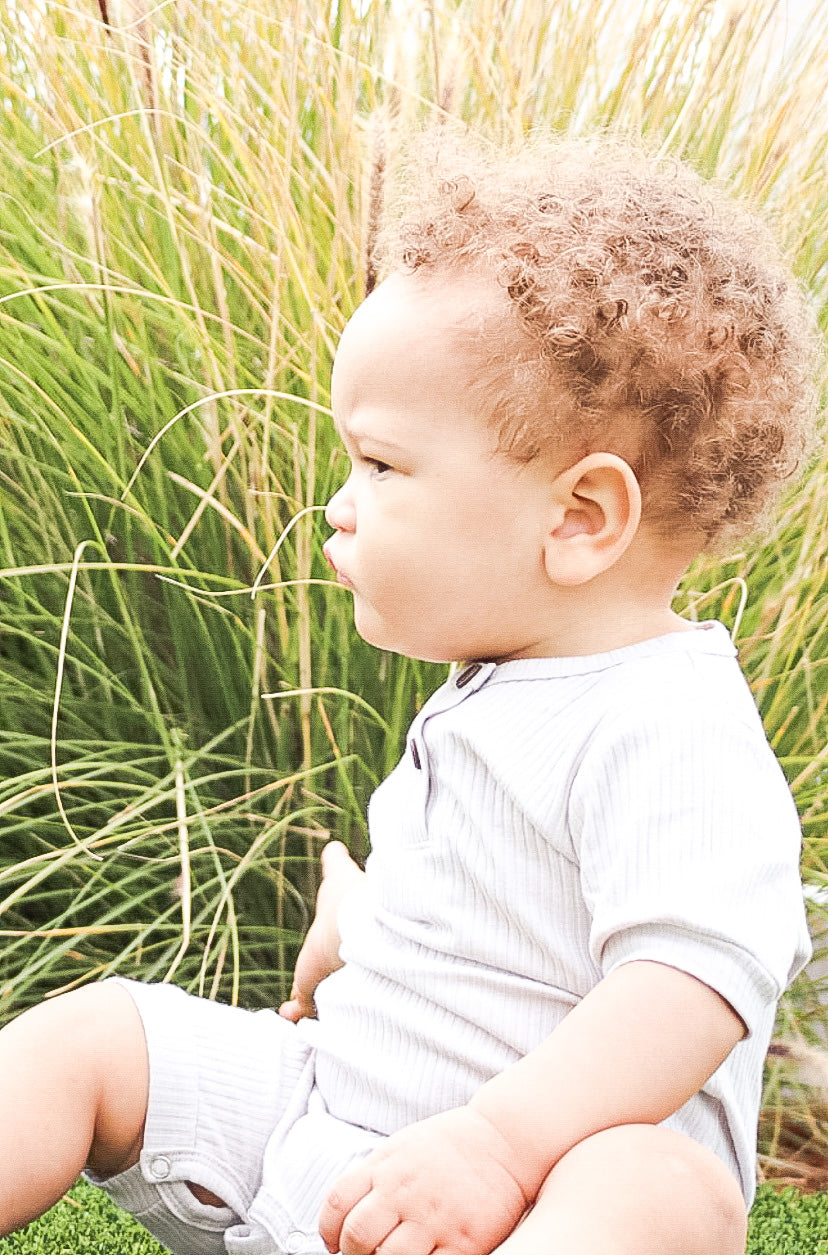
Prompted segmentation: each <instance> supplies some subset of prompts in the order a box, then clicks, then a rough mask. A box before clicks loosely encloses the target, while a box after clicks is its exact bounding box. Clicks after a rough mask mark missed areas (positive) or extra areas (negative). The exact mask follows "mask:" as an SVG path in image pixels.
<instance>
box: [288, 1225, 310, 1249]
mask: <svg viewBox="0 0 828 1255" xmlns="http://www.w3.org/2000/svg"><path fill="white" fill-rule="evenodd" d="M307 1245H308V1239H307V1237H306V1236H305V1234H304V1233H300V1232H299V1230H298V1229H294V1231H293V1233H289V1234H288V1235H287V1237H286V1238H285V1250H286V1251H287V1252H288V1255H299V1252H300V1251H302V1250H305V1248H306V1247H307Z"/></svg>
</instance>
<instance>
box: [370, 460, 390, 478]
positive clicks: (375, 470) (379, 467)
mask: <svg viewBox="0 0 828 1255" xmlns="http://www.w3.org/2000/svg"><path fill="white" fill-rule="evenodd" d="M363 461H364V463H365V465H366V466H367V467H368V469H369V470H370V471H371V474H372V475H385V474H386V473H387V472H388V471H390V470H393V467H391V466H390V465H389V464H388V462H383V461H382V460H381V459H380V458H363Z"/></svg>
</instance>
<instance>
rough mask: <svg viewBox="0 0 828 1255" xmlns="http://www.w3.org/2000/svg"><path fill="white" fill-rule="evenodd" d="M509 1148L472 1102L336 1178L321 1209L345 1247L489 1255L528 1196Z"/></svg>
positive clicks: (406, 1133) (323, 1223)
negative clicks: (518, 1177)
mask: <svg viewBox="0 0 828 1255" xmlns="http://www.w3.org/2000/svg"><path fill="white" fill-rule="evenodd" d="M510 1161H511V1154H510V1149H509V1146H508V1144H507V1143H506V1141H505V1140H504V1138H503V1137H502V1135H501V1134H500V1133H499V1132H498V1131H497V1129H496V1128H495V1127H494V1125H493V1124H491V1123H490V1122H489V1121H488V1120H487V1119H486V1118H485V1116H482V1115H481V1114H480V1113H479V1112H476V1111H473V1110H472V1109H471V1108H469V1107H459V1108H457V1109H455V1110H453V1111H446V1112H443V1113H442V1114H440V1115H437V1116H431V1117H430V1118H429V1119H428V1120H422V1121H420V1123H418V1124H412V1125H409V1126H408V1128H405V1129H401V1130H400V1132H399V1133H395V1134H393V1136H391V1137H389V1138H388V1140H387V1141H386V1142H383V1144H382V1145H381V1146H379V1147H378V1148H377V1149H376V1150H375V1151H373V1152H372V1153H371V1154H370V1155H369V1156H368V1157H367V1159H365V1160H364V1162H363V1163H361V1164H360V1165H359V1166H358V1167H357V1168H353V1169H352V1170H351V1171H350V1172H347V1173H345V1175H344V1176H342V1177H340V1178H339V1180H338V1181H337V1182H336V1185H335V1186H334V1188H333V1190H332V1191H331V1193H330V1194H329V1195H328V1198H327V1201H326V1202H325V1205H324V1206H323V1208H322V1212H321V1215H320V1217H319V1231H320V1233H321V1234H322V1239H323V1241H324V1242H325V1245H326V1246H327V1248H328V1250H329V1251H332V1252H334V1251H341V1252H342V1255H372V1252H374V1251H376V1250H377V1248H378V1247H379V1246H380V1244H381V1245H382V1255H432V1252H433V1253H434V1255H488V1253H489V1252H490V1251H492V1250H493V1249H494V1248H495V1247H496V1246H497V1245H498V1244H499V1243H500V1242H502V1241H503V1240H504V1238H506V1237H508V1235H509V1234H510V1233H511V1232H512V1230H513V1229H514V1228H515V1226H516V1225H517V1223H518V1221H519V1220H520V1218H521V1216H522V1215H523V1213H524V1211H525V1210H526V1207H527V1205H528V1202H529V1200H528V1199H527V1198H526V1197H525V1196H524V1194H523V1192H522V1190H521V1188H520V1186H519V1185H518V1183H517V1181H516V1179H515V1176H514V1173H513V1172H512V1170H511V1167H510Z"/></svg>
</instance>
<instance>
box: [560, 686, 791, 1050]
mask: <svg viewBox="0 0 828 1255" xmlns="http://www.w3.org/2000/svg"><path fill="white" fill-rule="evenodd" d="M733 666H734V671H735V663H734V664H733ZM735 675H736V681H737V687H736V688H735V689H733V690H732V692H731V700H730V701H728V692H730V690H729V689H728V686H725V688H726V691H725V693H724V694H723V693H721V692H719V693H717V694H712V693H705V691H704V686H702V688H701V691H699V689H698V687H696V686H695V685H694V684H693V683H688V684H687V685H686V686H685V691H682V686H679V687H678V691H676V687H675V686H674V685H671V686H670V687H669V688H668V689H667V690H666V691H664V692H661V693H658V692H650V693H649V694H646V695H644V696H643V697H642V696H641V695H636V697H635V698H633V696H632V695H631V696H630V700H629V702H627V703H625V704H624V709H623V710H622V711H621V712H620V713H616V714H614V715H612V716H608V717H607V718H606V719H605V720H603V721H602V722H601V724H600V725H599V727H598V728H597V729H596V730H595V733H594V735H593V736H592V738H591V740H590V743H589V745H588V747H587V749H586V751H585V753H584V755H583V757H582V760H581V763H580V767H579V770H578V772H577V775H576V778H575V781H574V783H573V789H572V793H571V797H570V824H571V831H572V834H573V840H574V843H575V848H576V852H577V856H578V858H579V866H580V876H581V885H582V892H583V896H584V900H585V903H586V906H587V909H588V911H589V912H590V915H591V921H592V922H591V928H590V952H591V955H592V958H593V960H594V962H595V963H596V965H597V966H598V968H599V969H600V971H601V972H602V974H603V975H607V974H608V973H609V972H611V971H612V970H613V969H614V968H616V967H619V966H620V965H621V964H623V963H629V962H631V961H633V960H640V959H650V960H654V961H656V962H661V963H665V964H667V965H669V966H672V967H676V968H679V969H681V970H682V971H685V972H688V973H689V974H690V975H692V976H695V977H697V978H698V979H699V980H702V981H704V983H705V984H707V985H709V986H711V987H712V988H713V989H715V990H716V991H717V992H718V993H719V994H721V995H722V997H724V998H725V999H726V1000H727V1001H728V1002H729V1003H730V1005H731V1006H732V1007H733V1009H734V1010H735V1011H736V1013H737V1014H738V1015H739V1016H740V1017H741V1019H742V1020H743V1022H744V1024H745V1026H746V1029H747V1032H748V1033H751V1032H752V1031H753V1030H754V1028H755V1027H756V1026H757V1025H758V1024H760V1023H766V1022H767V1014H768V1007H769V1006H770V1005H772V1004H774V1003H775V1002H776V1001H777V1000H778V999H779V996H780V994H781V993H782V991H783V990H784V989H785V987H786V986H787V985H788V984H789V982H790V981H791V980H792V979H793V977H794V976H795V975H796V974H797V972H798V971H800V970H801V968H802V967H803V966H804V964H805V962H806V961H807V958H808V957H809V955H810V941H809V938H808V931H807V926H806V922H805V912H804V903H803V896H802V886H801V881H800V875H799V855H800V844H801V837H800V828H799V821H798V817H797V813H796V807H795V805H794V802H793V799H792V797H791V795H790V792H789V790H788V786H787V783H786V781H785V778H784V776H783V773H782V770H781V768H780V767H779V764H778V763H777V761H776V759H775V757H774V755H773V752H772V750H771V748H770V746H769V745H768V743H767V740H766V739H765V735H764V731H763V729H762V725H761V721H760V719H759V716H758V713H757V712H756V708H755V706H754V705H753V701H752V698H751V697H750V693H749V690H748V689H747V685H746V683H745V681H744V680H743V678H742V676H741V674H740V673H739V672H738V671H735Z"/></svg>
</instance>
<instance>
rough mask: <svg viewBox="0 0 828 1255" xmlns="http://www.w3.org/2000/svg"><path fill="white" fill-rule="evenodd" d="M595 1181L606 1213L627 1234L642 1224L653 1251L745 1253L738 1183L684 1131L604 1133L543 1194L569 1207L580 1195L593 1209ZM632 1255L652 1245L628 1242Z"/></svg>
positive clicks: (644, 1127)
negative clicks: (558, 1199) (625, 1227)
mask: <svg viewBox="0 0 828 1255" xmlns="http://www.w3.org/2000/svg"><path fill="white" fill-rule="evenodd" d="M596 1181H600V1182H601V1191H602V1206H604V1207H606V1209H607V1213H608V1215H610V1216H613V1217H614V1218H615V1220H616V1222H617V1223H620V1224H621V1226H622V1228H623V1227H624V1224H625V1223H626V1225H627V1227H628V1230H629V1233H630V1235H632V1234H634V1233H635V1232H636V1227H637V1226H638V1225H640V1226H641V1229H642V1234H643V1233H647V1234H648V1235H649V1238H650V1239H651V1240H652V1249H653V1250H654V1251H655V1250H659V1251H673V1250H676V1251H681V1252H682V1253H684V1252H690V1253H693V1255H695V1253H696V1252H707V1251H711V1250H715V1251H717V1252H720V1253H721V1255H725V1253H727V1255H737V1253H738V1255H741V1253H742V1252H744V1249H745V1241H746V1229H747V1211H746V1207H745V1201H744V1198H743V1196H742V1192H741V1189H740V1187H739V1185H738V1183H737V1181H736V1178H735V1177H734V1176H733V1174H732V1172H731V1171H730V1170H729V1169H728V1168H727V1167H726V1166H725V1164H724V1163H723V1162H722V1161H721V1160H720V1159H719V1158H718V1156H717V1155H715V1154H714V1153H713V1152H712V1151H711V1150H709V1149H708V1148H707V1147H705V1146H702V1145H701V1144H700V1143H698V1142H695V1141H693V1139H691V1138H689V1137H687V1136H685V1135H684V1134H682V1133H677V1132H675V1131H674V1130H672V1129H668V1128H665V1127H664V1126H662V1125H650V1124H632V1125H619V1126H616V1127H613V1128H609V1129H605V1130H603V1131H602V1132H600V1133H596V1134H594V1135H593V1136H591V1137H588V1138H585V1139H584V1141H583V1142H580V1143H578V1145H576V1146H574V1147H573V1148H572V1150H570V1151H569V1153H568V1154H566V1155H565V1156H564V1157H563V1159H561V1160H560V1161H559V1163H558V1164H557V1165H556V1167H555V1169H554V1170H553V1172H552V1173H551V1175H550V1177H549V1178H548V1179H547V1183H546V1187H545V1189H548V1190H549V1194H550V1196H552V1197H554V1196H557V1197H558V1198H566V1200H567V1204H568V1205H569V1206H571V1205H572V1204H573V1200H574V1199H575V1198H577V1197H578V1196H579V1192H580V1197H581V1202H582V1204H583V1206H584V1207H585V1208H586V1207H590V1206H592V1207H593V1208H594V1207H595V1203H594V1199H593V1202H592V1204H590V1203H589V1193H590V1191H594V1187H595V1182H596ZM552 1197H550V1199H549V1201H552ZM622 1217H623V1219H622ZM679 1234H680V1235H681V1236H680V1238H679V1237H678V1236H677V1235H679ZM586 1249H590V1248H589V1247H588V1246H587V1248H586ZM618 1249H619V1250H621V1251H626V1250H627V1247H626V1246H625V1245H623V1244H621V1245H619V1247H618ZM630 1249H631V1250H633V1249H635V1250H638V1249H646V1250H647V1251H649V1250H650V1249H651V1247H650V1246H649V1245H645V1246H644V1247H640V1248H639V1247H636V1246H635V1245H634V1243H631V1245H630Z"/></svg>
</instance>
